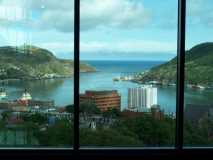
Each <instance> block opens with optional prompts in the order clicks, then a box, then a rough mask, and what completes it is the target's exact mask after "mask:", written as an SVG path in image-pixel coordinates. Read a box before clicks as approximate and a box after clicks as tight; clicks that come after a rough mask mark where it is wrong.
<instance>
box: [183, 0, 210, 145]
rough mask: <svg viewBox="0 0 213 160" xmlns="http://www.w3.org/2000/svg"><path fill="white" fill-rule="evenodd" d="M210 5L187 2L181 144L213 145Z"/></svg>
mask: <svg viewBox="0 0 213 160" xmlns="http://www.w3.org/2000/svg"><path fill="white" fill-rule="evenodd" d="M212 9H213V2H212V1H210V0H206V1H193V0H189V1H187V16H186V24H187V25H186V48H187V50H186V54H185V113H184V114H185V115H184V118H185V119H184V122H185V124H184V144H185V145H186V146H190V147H194V146H195V147H197V146H202V147H208V146H212V144H213V137H212V135H213V128H212V126H213V125H212V124H213V114H212V113H213V112H212V111H213V101H212V97H213V90H212V84H213V77H212V75H213V69H212V64H213V63H212V62H213V58H212V57H213V56H212V54H213V39H212V36H211V35H212V33H213V30H212V24H213V23H212V22H213V21H212V20H213V14H212Z"/></svg>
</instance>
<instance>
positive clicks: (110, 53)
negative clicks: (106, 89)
mask: <svg viewBox="0 0 213 160" xmlns="http://www.w3.org/2000/svg"><path fill="white" fill-rule="evenodd" d="M177 2H178V0H163V1H162V0H81V33H80V34H81V41H80V53H81V55H80V56H81V59H82V60H169V59H171V58H173V57H174V56H176V52H177V51H176V50H177V16H178V15H177V13H178V7H177V6H178V3H177ZM73 29H74V1H73V0H60V3H59V1H58V0H0V46H5V45H12V46H15V45H17V46H19V45H23V44H24V43H27V44H30V45H35V46H38V47H42V48H46V49H49V50H50V51H52V52H53V53H54V54H55V55H56V56H57V57H59V58H73V39H74V35H73V34H74V33H73ZM212 35H213V1H212V0H187V21H186V48H187V49H190V48H191V47H193V46H194V45H196V44H199V43H203V42H209V41H213V36H212Z"/></svg>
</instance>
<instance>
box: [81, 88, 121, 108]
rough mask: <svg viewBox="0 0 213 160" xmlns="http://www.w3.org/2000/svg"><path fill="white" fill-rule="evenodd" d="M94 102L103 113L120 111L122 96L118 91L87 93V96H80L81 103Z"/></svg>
mask: <svg viewBox="0 0 213 160" xmlns="http://www.w3.org/2000/svg"><path fill="white" fill-rule="evenodd" d="M88 101H90V102H93V103H95V104H96V106H97V107H98V108H99V109H100V110H101V111H102V112H104V111H107V110H108V109H110V108H116V109H118V110H120V106H121V96H120V95H119V94H118V92H117V91H116V90H111V91H86V92H85V94H80V102H81V103H82V102H88Z"/></svg>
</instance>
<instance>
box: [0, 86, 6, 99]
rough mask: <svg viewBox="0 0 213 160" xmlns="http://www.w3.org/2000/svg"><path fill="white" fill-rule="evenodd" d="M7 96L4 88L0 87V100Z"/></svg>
mask: <svg viewBox="0 0 213 160" xmlns="http://www.w3.org/2000/svg"><path fill="white" fill-rule="evenodd" d="M5 98H7V93H6V91H5V89H4V88H0V101H1V100H4V99H5Z"/></svg>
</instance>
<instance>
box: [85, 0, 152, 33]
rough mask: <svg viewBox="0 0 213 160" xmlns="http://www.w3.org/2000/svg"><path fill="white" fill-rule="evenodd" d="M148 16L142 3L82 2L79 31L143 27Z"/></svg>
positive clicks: (124, 0) (117, 0) (129, 0)
mask: <svg viewBox="0 0 213 160" xmlns="http://www.w3.org/2000/svg"><path fill="white" fill-rule="evenodd" d="M149 19H150V14H149V12H148V11H147V10H146V9H145V8H144V6H143V4H142V2H141V1H140V2H139V1H132V0H101V1H100V0H82V2H81V29H90V28H94V27H121V28H131V27H133V28H135V27H143V26H144V25H145V24H146V23H148V22H149Z"/></svg>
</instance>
